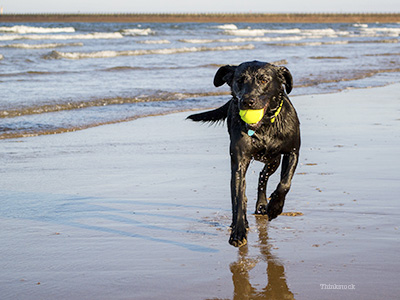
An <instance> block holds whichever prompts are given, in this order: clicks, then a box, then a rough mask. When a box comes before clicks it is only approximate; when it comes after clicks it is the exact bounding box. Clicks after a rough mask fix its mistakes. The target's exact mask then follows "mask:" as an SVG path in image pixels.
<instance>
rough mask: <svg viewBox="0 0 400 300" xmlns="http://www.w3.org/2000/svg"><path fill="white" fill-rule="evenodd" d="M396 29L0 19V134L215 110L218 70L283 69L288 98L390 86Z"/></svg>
mask: <svg viewBox="0 0 400 300" xmlns="http://www.w3.org/2000/svg"><path fill="white" fill-rule="evenodd" d="M399 34H400V24H245V23H239V24H211V23H204V24H197V23H196V24H194V23H183V24H164V23H161V24H157V23H148V24H136V23H122V24H121V23H118V24H117V23H93V24H90V23H63V24H60V23H45V24H43V23H41V24H33V23H30V24H9V23H7V24H1V23H0V88H1V91H2V93H1V97H0V138H9V137H18V136H27V135H37V134H46V133H55V132H65V131H70V130H76V129H82V128H87V127H91V126H96V125H100V124H105V123H113V122H120V121H124V120H130V119H133V118H137V117H140V116H144V115H152V114H161V113H166V112H170V111H179V110H186V109H199V108H206V107H214V106H218V105H220V104H222V103H224V102H225V101H226V100H227V99H228V96H227V95H228V94H229V91H228V88H227V87H221V88H219V89H216V88H215V87H214V86H213V85H212V79H213V76H214V74H215V72H216V70H217V69H218V67H219V66H221V65H225V64H238V63H241V62H243V61H247V60H254V59H256V60H261V61H267V62H271V63H275V64H278V65H285V66H287V67H288V68H289V69H290V71H291V72H292V75H293V77H294V84H295V88H294V90H293V92H292V94H293V95H301V94H315V93H329V92H333V91H337V90H342V89H347V88H363V87H369V86H380V85H386V84H388V83H392V82H398V81H399V76H398V75H399V72H400V68H399V65H400V51H399V46H398V42H399Z"/></svg>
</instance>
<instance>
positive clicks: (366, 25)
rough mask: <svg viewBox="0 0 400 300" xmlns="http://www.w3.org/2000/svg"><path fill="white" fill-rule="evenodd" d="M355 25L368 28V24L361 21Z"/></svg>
mask: <svg viewBox="0 0 400 300" xmlns="http://www.w3.org/2000/svg"><path fill="white" fill-rule="evenodd" d="M353 26H354V27H363V28H367V27H368V24H360V23H355V24H353Z"/></svg>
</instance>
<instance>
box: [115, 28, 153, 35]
mask: <svg viewBox="0 0 400 300" xmlns="http://www.w3.org/2000/svg"><path fill="white" fill-rule="evenodd" d="M121 32H122V34H123V35H130V36H146V35H151V34H154V31H152V30H151V29H150V28H146V29H140V28H133V29H123V30H122V31H121Z"/></svg>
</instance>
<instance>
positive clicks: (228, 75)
mask: <svg viewBox="0 0 400 300" xmlns="http://www.w3.org/2000/svg"><path fill="white" fill-rule="evenodd" d="M235 69H236V66H230V65H226V66H223V67H220V68H219V69H218V71H217V73H215V76H214V85H215V86H216V87H219V86H221V85H223V84H224V83H227V84H228V85H229V86H230V85H231V84H232V79H233V73H235Z"/></svg>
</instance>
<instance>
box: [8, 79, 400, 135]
mask: <svg viewBox="0 0 400 300" xmlns="http://www.w3.org/2000/svg"><path fill="white" fill-rule="evenodd" d="M395 84H399V82H390V83H386V84H384V85H376V86H368V87H362V88H347V89H343V90H332V91H327V92H325V93H318V94H301V95H294V96H291V97H290V98H294V99H296V98H297V97H314V96H322V95H329V94H340V93H343V92H345V91H351V90H364V89H375V88H383V87H387V86H391V85H395ZM221 95H226V96H227V98H226V100H228V98H229V97H228V96H229V94H228V93H227V92H220V93H215V96H221ZM160 101H163V100H160ZM165 101H170V100H165ZM157 102H158V101H157ZM135 103H136V102H135ZM78 105H79V103H78ZM110 105H119V104H110ZM215 108H216V107H214V106H213V107H206V106H205V107H196V108H187V109H185V108H181V109H179V108H176V109H172V110H167V111H163V112H158V113H148V114H143V115H136V116H132V117H128V118H123V119H116V120H113V121H106V122H96V123H92V124H87V125H84V126H78V127H75V126H71V127H59V128H54V129H51V130H47V129H46V130H42V131H36V132H16V133H1V134H0V141H6V140H15V139H21V138H32V137H38V136H45V135H60V134H66V133H71V132H77V131H82V130H87V129H91V128H96V127H102V126H107V125H112V124H119V123H126V122H132V121H134V120H138V119H142V118H148V117H157V116H164V115H170V114H175V113H180V112H181V113H183V112H190V111H201V110H207V109H215ZM76 109H77V108H71V109H70V110H76ZM52 112H57V111H46V112H45V113H52ZM31 115H36V113H33V114H31ZM39 115H40V114H39ZM14 117H17V116H12V117H11V118H14Z"/></svg>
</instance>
